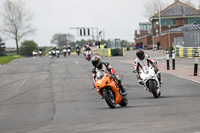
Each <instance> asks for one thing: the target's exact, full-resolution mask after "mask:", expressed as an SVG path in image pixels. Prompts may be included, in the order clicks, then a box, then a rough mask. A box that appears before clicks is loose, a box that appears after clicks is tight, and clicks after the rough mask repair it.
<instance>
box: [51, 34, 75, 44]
mask: <svg viewBox="0 0 200 133" xmlns="http://www.w3.org/2000/svg"><path fill="white" fill-rule="evenodd" d="M74 39H75V37H74V35H71V34H54V36H53V38H52V40H51V43H52V44H56V45H57V46H58V47H63V46H64V45H67V44H70V43H71V42H73V41H74Z"/></svg>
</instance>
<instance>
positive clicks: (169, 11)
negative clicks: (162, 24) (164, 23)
mask: <svg viewBox="0 0 200 133" xmlns="http://www.w3.org/2000/svg"><path fill="white" fill-rule="evenodd" d="M193 15H200V10H197V9H195V8H193V7H190V6H188V5H186V4H184V3H182V2H179V1H177V2H175V3H173V4H171V5H170V6H168V7H167V8H165V9H163V10H162V11H161V12H160V16H161V17H171V16H193ZM154 17H156V18H157V17H159V13H157V14H155V15H154V16H152V17H151V18H150V19H152V18H154Z"/></svg>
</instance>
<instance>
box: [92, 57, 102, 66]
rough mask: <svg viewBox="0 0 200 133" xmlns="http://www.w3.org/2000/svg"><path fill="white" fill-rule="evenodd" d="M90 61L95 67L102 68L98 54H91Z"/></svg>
mask: <svg viewBox="0 0 200 133" xmlns="http://www.w3.org/2000/svg"><path fill="white" fill-rule="evenodd" d="M91 62H92V65H93V66H94V67H95V68H98V69H102V62H101V58H100V57H99V56H93V57H92V59H91Z"/></svg>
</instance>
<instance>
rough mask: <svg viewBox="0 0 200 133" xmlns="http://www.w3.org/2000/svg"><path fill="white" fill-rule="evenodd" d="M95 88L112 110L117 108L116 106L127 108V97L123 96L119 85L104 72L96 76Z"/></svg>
mask: <svg viewBox="0 0 200 133" xmlns="http://www.w3.org/2000/svg"><path fill="white" fill-rule="evenodd" d="M95 88H97V92H98V93H99V94H100V95H101V96H102V99H103V98H104V99H105V101H106V103H107V104H108V106H109V107H110V108H112V109H113V108H115V107H116V104H119V105H120V106H122V107H123V106H126V105H127V104H128V99H127V97H126V96H122V95H121V90H120V89H119V86H118V85H117V83H116V82H115V81H114V80H113V78H112V77H111V76H109V75H108V74H107V73H105V72H103V71H99V72H97V74H96V79H95Z"/></svg>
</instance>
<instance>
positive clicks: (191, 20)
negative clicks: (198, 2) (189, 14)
mask: <svg viewBox="0 0 200 133" xmlns="http://www.w3.org/2000/svg"><path fill="white" fill-rule="evenodd" d="M191 23H198V24H200V18H185V19H184V24H191Z"/></svg>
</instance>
